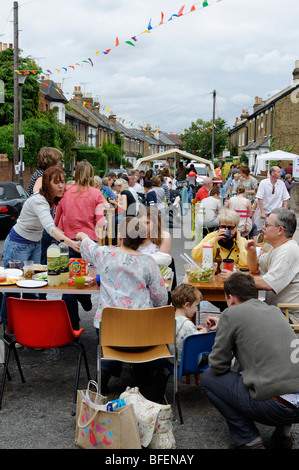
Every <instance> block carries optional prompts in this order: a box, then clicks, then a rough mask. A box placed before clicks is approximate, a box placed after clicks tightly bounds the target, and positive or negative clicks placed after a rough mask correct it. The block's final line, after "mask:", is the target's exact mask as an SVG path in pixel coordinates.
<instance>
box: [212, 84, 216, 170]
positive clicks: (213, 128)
mask: <svg viewBox="0 0 299 470" xmlns="http://www.w3.org/2000/svg"><path fill="white" fill-rule="evenodd" d="M215 107H216V90H214V91H213V127H212V163H213V165H214V158H215Z"/></svg>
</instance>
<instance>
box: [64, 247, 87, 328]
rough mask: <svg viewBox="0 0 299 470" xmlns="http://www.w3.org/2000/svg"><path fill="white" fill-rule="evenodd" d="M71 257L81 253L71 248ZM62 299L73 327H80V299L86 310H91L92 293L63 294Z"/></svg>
mask: <svg viewBox="0 0 299 470" xmlns="http://www.w3.org/2000/svg"><path fill="white" fill-rule="evenodd" d="M69 257H70V258H81V254H80V253H78V252H77V251H74V250H73V249H72V248H69ZM62 300H64V302H65V304H66V307H67V310H68V312H69V316H70V319H71V323H72V327H73V329H74V330H78V329H79V328H80V317H79V306H78V301H79V302H80V304H81V305H82V307H83V309H84V310H85V311H89V310H90V307H91V295H90V294H82V295H81V294H80V295H76V294H63V295H62Z"/></svg>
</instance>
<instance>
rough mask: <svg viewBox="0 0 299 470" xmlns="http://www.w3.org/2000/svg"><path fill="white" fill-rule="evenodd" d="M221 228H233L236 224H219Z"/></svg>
mask: <svg viewBox="0 0 299 470" xmlns="http://www.w3.org/2000/svg"><path fill="white" fill-rule="evenodd" d="M219 228H227V229H228V230H233V229H234V228H235V225H219Z"/></svg>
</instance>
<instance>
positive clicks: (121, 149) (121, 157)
mask: <svg viewBox="0 0 299 470" xmlns="http://www.w3.org/2000/svg"><path fill="white" fill-rule="evenodd" d="M123 136H124V133H123V132H120V168H121V170H122V169H123Z"/></svg>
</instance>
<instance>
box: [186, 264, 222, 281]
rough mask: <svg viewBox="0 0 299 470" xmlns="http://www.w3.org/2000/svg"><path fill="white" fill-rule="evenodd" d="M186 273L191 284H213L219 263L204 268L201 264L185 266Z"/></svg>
mask: <svg viewBox="0 0 299 470" xmlns="http://www.w3.org/2000/svg"><path fill="white" fill-rule="evenodd" d="M184 268H185V272H186V274H187V277H188V281H190V282H212V281H214V278H215V271H216V268H217V263H213V264H212V265H211V266H209V267H203V266H202V264H201V263H199V264H198V266H195V265H194V264H192V263H190V264H185V265H184Z"/></svg>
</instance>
